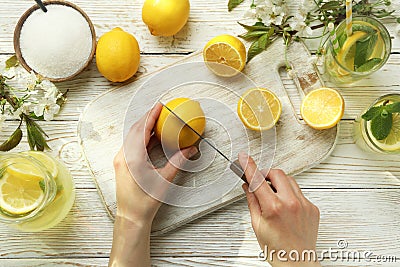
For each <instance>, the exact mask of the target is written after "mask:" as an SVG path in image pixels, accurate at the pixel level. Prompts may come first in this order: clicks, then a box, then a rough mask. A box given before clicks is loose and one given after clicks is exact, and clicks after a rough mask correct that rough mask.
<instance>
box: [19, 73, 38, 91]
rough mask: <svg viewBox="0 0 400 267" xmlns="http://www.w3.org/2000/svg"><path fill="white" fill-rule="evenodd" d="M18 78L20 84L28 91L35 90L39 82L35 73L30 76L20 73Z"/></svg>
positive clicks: (29, 74)
mask: <svg viewBox="0 0 400 267" xmlns="http://www.w3.org/2000/svg"><path fill="white" fill-rule="evenodd" d="M16 78H17V80H18V84H19V85H20V86H21V87H23V88H25V89H27V90H28V91H33V90H35V88H36V86H37V83H38V82H39V79H38V77H37V76H36V74H35V73H34V72H33V71H31V72H30V73H28V74H26V73H25V72H19V73H18V74H17V77H16Z"/></svg>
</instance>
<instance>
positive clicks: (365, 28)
mask: <svg viewBox="0 0 400 267" xmlns="http://www.w3.org/2000/svg"><path fill="white" fill-rule="evenodd" d="M352 29H353V32H358V31H361V32H366V33H368V34H376V30H375V29H373V28H371V27H369V26H366V25H362V24H353V27H352Z"/></svg>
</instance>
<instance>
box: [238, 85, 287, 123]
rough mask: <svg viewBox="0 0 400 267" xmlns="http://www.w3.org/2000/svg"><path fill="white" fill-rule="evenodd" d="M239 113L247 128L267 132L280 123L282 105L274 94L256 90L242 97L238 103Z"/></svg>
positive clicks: (260, 89)
mask: <svg viewBox="0 0 400 267" xmlns="http://www.w3.org/2000/svg"><path fill="white" fill-rule="evenodd" d="M237 113H238V116H239V118H240V119H241V121H242V122H243V124H244V125H245V126H246V127H247V128H249V129H251V130H255V131H265V130H269V129H271V128H272V127H274V125H275V124H276V123H277V122H278V120H279V117H280V116H281V113H282V105H281V102H280V101H279V99H278V97H277V96H276V95H275V94H274V93H273V92H271V91H269V90H267V89H265V88H254V89H250V90H248V91H247V92H245V93H244V94H243V95H242V97H241V98H240V100H239V102H238V107H237Z"/></svg>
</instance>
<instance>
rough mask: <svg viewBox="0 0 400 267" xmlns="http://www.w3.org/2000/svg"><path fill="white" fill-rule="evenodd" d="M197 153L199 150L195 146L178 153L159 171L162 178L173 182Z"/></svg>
mask: <svg viewBox="0 0 400 267" xmlns="http://www.w3.org/2000/svg"><path fill="white" fill-rule="evenodd" d="M197 152H198V150H197V148H196V147H195V146H192V147H188V148H185V149H182V150H180V151H178V152H176V153H175V154H174V155H173V156H172V157H171V158H170V159H169V161H168V162H167V163H166V164H165V166H164V168H162V169H160V170H159V172H160V174H161V176H162V177H164V179H166V180H167V181H169V182H172V180H174V178H175V176H176V174H177V173H178V171H179V170H180V169H181V168H182V167H183V165H185V163H186V161H187V160H188V159H190V158H191V157H193V156H194V155H196V154H197Z"/></svg>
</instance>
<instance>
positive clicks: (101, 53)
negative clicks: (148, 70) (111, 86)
mask: <svg viewBox="0 0 400 267" xmlns="http://www.w3.org/2000/svg"><path fill="white" fill-rule="evenodd" d="M96 64H97V69H98V70H99V71H100V73H101V74H102V75H103V76H104V77H106V78H107V79H108V80H110V81H112V82H124V81H126V80H128V79H129V78H131V77H132V76H133V75H135V73H136V72H137V70H138V68H139V64H140V49H139V44H138V42H137V41H136V39H135V37H133V35H131V34H129V33H127V32H125V31H123V30H122V29H121V28H115V29H113V30H111V31H109V32H107V33H105V34H104V35H103V36H101V37H100V39H99V42H98V44H97V48H96Z"/></svg>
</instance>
